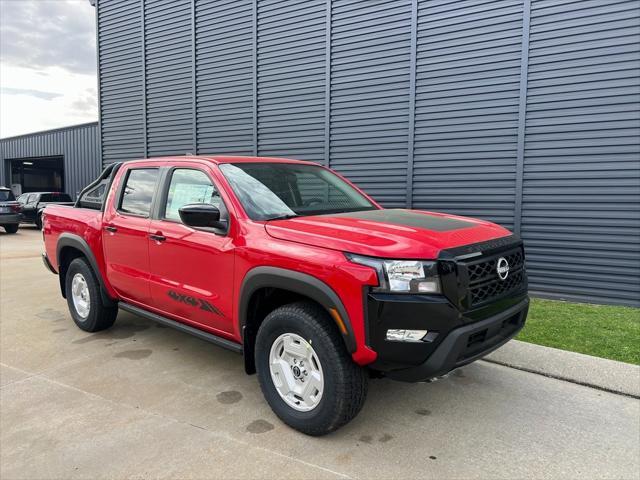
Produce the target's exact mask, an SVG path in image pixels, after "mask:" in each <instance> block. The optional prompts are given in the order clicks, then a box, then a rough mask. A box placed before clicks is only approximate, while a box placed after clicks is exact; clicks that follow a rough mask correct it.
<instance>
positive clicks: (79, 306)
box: [65, 258, 118, 332]
mask: <svg viewBox="0 0 640 480" xmlns="http://www.w3.org/2000/svg"><path fill="white" fill-rule="evenodd" d="M65 292H66V295H67V304H68V306H69V311H70V312H71V317H72V318H73V321H74V322H75V324H76V325H77V326H78V327H79V328H81V329H82V330H84V331H85V332H98V331H100V330H104V329H106V328H109V327H110V326H111V325H113V322H115V320H116V316H117V315H118V308H117V307H107V306H105V305H104V303H103V302H102V296H101V295H100V284H99V283H98V280H97V279H96V276H95V273H94V272H93V270H92V269H91V267H90V266H89V264H88V263H87V261H86V260H85V259H84V258H76V259H75V260H73V261H72V262H71V264H70V265H69V268H68V269H67V275H66V278H65Z"/></svg>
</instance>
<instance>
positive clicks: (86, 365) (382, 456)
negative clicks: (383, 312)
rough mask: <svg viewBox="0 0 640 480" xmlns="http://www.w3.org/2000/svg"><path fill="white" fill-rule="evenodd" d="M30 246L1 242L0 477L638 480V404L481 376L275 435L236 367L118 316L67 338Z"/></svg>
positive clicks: (373, 392) (377, 388) (275, 427)
mask: <svg viewBox="0 0 640 480" xmlns="http://www.w3.org/2000/svg"><path fill="white" fill-rule="evenodd" d="M40 248H41V247H40V236H39V232H37V231H35V230H33V229H28V228H27V229H25V228H22V229H21V230H20V231H19V233H18V234H17V235H4V234H0V294H1V302H0V477H1V478H2V479H4V480H7V479H14V478H16V479H17V478H25V479H26V478H29V479H32V478H149V477H158V478H178V477H179V478H303V477H304V478H374V479H375V478H381V479H382V478H403V479H404V478H505V479H506V478H509V479H511V478H562V479H567V478H625V479H626V478H640V460H639V458H640V439H639V432H640V401H638V400H637V399H634V398H630V397H628V396H621V395H616V394H613V393H609V392H605V391H601V390H596V389H592V388H588V387H585V386H582V385H576V384H573V383H568V382H565V381H561V380H557V379H553V378H547V377H544V376H541V375H536V374H533V373H528V372H524V371H521V370H516V369H512V368H508V367H505V366H502V365H497V364H493V363H488V362H477V363H475V364H472V365H470V366H468V367H465V368H464V369H461V370H459V371H457V372H455V373H454V374H452V375H451V376H450V377H449V378H447V379H444V380H442V381H440V382H436V383H432V384H403V383H397V382H392V381H389V380H375V381H372V383H371V385H370V391H369V398H368V400H367V404H366V405H365V407H364V409H363V411H362V412H361V414H360V415H359V416H358V417H357V418H356V419H355V420H354V421H353V422H352V423H350V424H349V425H347V426H346V427H345V428H343V429H341V430H340V431H338V432H336V433H335V434H332V435H329V436H326V437H322V438H310V437H306V436H304V435H302V434H299V433H297V432H295V431H293V430H291V429H289V428H288V427H286V426H284V425H283V424H282V423H280V422H279V420H278V419H277V418H276V417H275V415H274V414H273V413H272V412H271V410H270V409H269V407H268V406H267V405H266V403H265V402H264V400H263V398H262V394H261V392H260V389H259V387H258V384H257V381H256V378H255V377H253V376H252V377H249V376H246V375H244V373H243V368H242V362H241V358H240V357H239V356H238V355H236V354H233V353H231V352H228V351H225V350H222V349H219V348H217V347H215V346H212V345H211V344H208V343H205V342H203V341H200V340H198V339H195V338H192V337H190V336H187V335H185V334H182V333H179V332H176V331H173V330H170V329H168V328H159V327H158V326H156V325H155V324H152V323H150V322H147V321H145V320H143V319H140V318H136V317H134V316H132V315H130V314H126V313H123V312H121V313H120V315H119V317H118V321H117V322H116V325H115V326H114V327H113V328H112V329H111V330H109V331H107V332H101V333H98V334H87V333H85V332H82V331H81V330H79V329H77V328H76V327H75V325H74V324H73V322H72V321H71V319H70V317H69V314H68V312H67V307H66V303H65V301H64V300H63V299H62V298H61V297H60V295H59V290H58V285H57V278H56V277H55V276H54V275H51V274H50V273H48V272H47V271H46V270H45V269H44V267H43V266H42V264H41V261H40V258H39V252H40Z"/></svg>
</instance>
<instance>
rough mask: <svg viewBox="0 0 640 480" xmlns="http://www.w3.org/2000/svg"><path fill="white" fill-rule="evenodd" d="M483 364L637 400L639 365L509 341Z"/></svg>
mask: <svg viewBox="0 0 640 480" xmlns="http://www.w3.org/2000/svg"><path fill="white" fill-rule="evenodd" d="M486 360H487V361H491V362H493V363H498V364H500V365H506V366H508V367H513V368H519V369H521V370H526V371H529V372H533V373H539V374H540V375H546V376H548V377H553V378H558V379H561V380H568V381H571V382H574V383H579V384H582V385H587V386H590V387H594V388H599V389H602V390H605V391H609V392H614V393H623V394H625V395H629V396H631V397H635V398H640V366H638V365H632V364H630V363H623V362H616V361H613V360H607V359H606V358H598V357H592V356H591V355H583V354H582V353H575V352H566V351H564V350H558V349H557V348H549V347H544V346H542V345H534V344H533V343H526V342H519V341H517V340H512V341H511V342H509V343H507V344H506V345H504V346H503V347H502V348H500V349H498V350H496V351H495V352H493V353H492V354H491V355H488V356H487V357H486Z"/></svg>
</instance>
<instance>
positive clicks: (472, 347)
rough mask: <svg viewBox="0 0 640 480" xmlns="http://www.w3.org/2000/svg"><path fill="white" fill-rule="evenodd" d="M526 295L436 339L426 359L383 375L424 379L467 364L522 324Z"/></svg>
mask: <svg viewBox="0 0 640 480" xmlns="http://www.w3.org/2000/svg"><path fill="white" fill-rule="evenodd" d="M528 310H529V299H528V298H525V299H524V300H523V301H522V302H520V303H518V304H516V305H514V306H512V307H511V308H509V309H507V310H505V311H503V312H501V313H499V314H497V315H494V316H492V317H489V318H487V319H485V320H481V321H479V322H475V323H472V324H469V325H465V326H462V327H458V328H456V329H454V330H452V331H451V332H449V334H448V335H447V336H446V337H445V338H444V339H443V340H442V342H440V344H439V345H438V347H437V348H436V349H435V350H434V352H433V353H432V354H431V355H429V358H427V360H426V361H425V362H424V363H422V364H420V365H417V366H414V367H409V368H404V369H400V370H392V371H389V372H386V375H387V376H388V377H390V378H393V379H395V380H401V381H405V382H420V381H426V380H429V379H431V378H434V377H439V376H441V375H444V374H446V373H448V372H450V371H451V370H453V369H455V368H458V367H461V366H463V365H467V364H468V363H471V362H473V361H475V360H478V359H479V358H482V357H483V356H485V355H487V354H489V353H491V352H492V351H494V350H496V349H497V348H499V347H501V346H502V345H504V344H505V343H507V342H508V341H509V340H511V339H512V338H513V337H515V336H516V335H517V334H518V332H519V331H520V330H521V329H522V327H523V326H524V320H525V318H526V316H527V311H528Z"/></svg>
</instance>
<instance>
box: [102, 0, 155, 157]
mask: <svg viewBox="0 0 640 480" xmlns="http://www.w3.org/2000/svg"><path fill="white" fill-rule="evenodd" d="M141 5H142V4H141V2H140V1H138V0H99V2H98V54H99V67H98V70H99V72H98V73H99V75H100V120H101V128H102V159H103V161H104V163H105V164H109V163H112V162H115V161H122V160H131V159H133V158H141V157H143V156H144V152H145V148H144V112H143V91H144V89H143V78H142V77H143V70H142V21H141V19H142V9H141Z"/></svg>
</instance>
